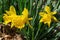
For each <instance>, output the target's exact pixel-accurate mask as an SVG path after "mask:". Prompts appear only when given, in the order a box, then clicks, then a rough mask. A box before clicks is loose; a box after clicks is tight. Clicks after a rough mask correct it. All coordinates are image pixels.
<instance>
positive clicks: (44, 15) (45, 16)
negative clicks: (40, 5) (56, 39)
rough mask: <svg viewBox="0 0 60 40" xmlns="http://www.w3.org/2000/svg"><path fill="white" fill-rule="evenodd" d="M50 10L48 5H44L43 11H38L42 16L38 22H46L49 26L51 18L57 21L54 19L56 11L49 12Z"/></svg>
mask: <svg viewBox="0 0 60 40" xmlns="http://www.w3.org/2000/svg"><path fill="white" fill-rule="evenodd" d="M50 10H51V9H50V7H49V6H45V8H44V11H45V12H40V13H39V15H40V16H41V17H42V18H41V20H40V22H44V24H46V23H47V24H48V26H49V27H50V23H51V21H52V19H53V20H55V21H56V22H57V21H58V20H57V19H56V17H55V16H54V15H55V14H56V11H54V12H51V11H50Z"/></svg>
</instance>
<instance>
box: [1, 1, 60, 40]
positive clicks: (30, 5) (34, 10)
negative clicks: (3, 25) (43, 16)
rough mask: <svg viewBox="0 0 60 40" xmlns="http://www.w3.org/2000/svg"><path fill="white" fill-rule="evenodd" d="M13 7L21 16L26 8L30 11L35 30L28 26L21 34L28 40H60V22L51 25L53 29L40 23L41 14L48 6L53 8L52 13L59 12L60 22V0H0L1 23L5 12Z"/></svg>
mask: <svg viewBox="0 0 60 40" xmlns="http://www.w3.org/2000/svg"><path fill="white" fill-rule="evenodd" d="M11 5H13V6H14V7H15V9H16V11H17V14H18V15H20V14H21V13H22V11H23V9H24V8H25V7H26V8H27V9H28V10H29V16H30V17H33V20H32V21H30V24H31V25H32V26H33V29H31V28H30V27H28V25H26V28H24V29H22V30H21V31H19V30H17V31H18V32H19V33H21V34H23V35H24V37H25V39H26V40H58V39H59V38H60V29H59V28H60V22H59V23H53V22H52V23H51V27H50V28H48V27H47V25H44V24H43V23H39V20H40V16H39V12H40V11H42V10H43V9H44V6H46V5H48V6H50V7H51V9H52V10H51V11H53V10H56V11H57V15H56V17H57V19H58V20H60V0H0V22H3V18H2V16H3V14H4V13H5V10H9V7H10V6H11Z"/></svg>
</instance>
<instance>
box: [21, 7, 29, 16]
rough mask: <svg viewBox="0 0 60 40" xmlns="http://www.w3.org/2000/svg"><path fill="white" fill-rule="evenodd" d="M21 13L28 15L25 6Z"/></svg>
mask: <svg viewBox="0 0 60 40" xmlns="http://www.w3.org/2000/svg"><path fill="white" fill-rule="evenodd" d="M22 14H23V15H24V16H28V10H27V9H26V8H24V10H23V12H22Z"/></svg>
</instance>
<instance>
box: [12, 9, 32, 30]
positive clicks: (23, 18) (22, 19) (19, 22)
mask: <svg viewBox="0 0 60 40" xmlns="http://www.w3.org/2000/svg"><path fill="white" fill-rule="evenodd" d="M29 20H32V18H28V10H27V9H26V8H24V10H23V12H22V15H20V16H18V17H16V19H15V18H14V19H13V25H15V26H16V27H17V28H20V29H22V28H24V26H25V23H27V22H29Z"/></svg>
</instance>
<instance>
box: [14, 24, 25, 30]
mask: <svg viewBox="0 0 60 40" xmlns="http://www.w3.org/2000/svg"><path fill="white" fill-rule="evenodd" d="M24 26H25V25H24V24H23V25H21V26H15V27H16V28H19V29H22V28H24Z"/></svg>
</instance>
